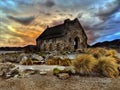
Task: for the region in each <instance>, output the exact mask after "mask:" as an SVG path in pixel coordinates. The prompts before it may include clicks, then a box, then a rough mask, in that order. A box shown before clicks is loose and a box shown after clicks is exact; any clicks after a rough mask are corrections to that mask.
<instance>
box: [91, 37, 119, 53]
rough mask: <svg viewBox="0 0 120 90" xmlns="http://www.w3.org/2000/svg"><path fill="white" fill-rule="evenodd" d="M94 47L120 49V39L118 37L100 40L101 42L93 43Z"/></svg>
mask: <svg viewBox="0 0 120 90" xmlns="http://www.w3.org/2000/svg"><path fill="white" fill-rule="evenodd" d="M92 47H105V48H113V49H116V50H118V51H120V39H116V40H113V41H105V42H99V43H96V44H94V45H92Z"/></svg>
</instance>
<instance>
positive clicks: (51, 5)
mask: <svg viewBox="0 0 120 90" xmlns="http://www.w3.org/2000/svg"><path fill="white" fill-rule="evenodd" d="M45 5H46V6H47V7H53V6H54V5H55V2H54V1H52V0H47V1H46V2H45Z"/></svg>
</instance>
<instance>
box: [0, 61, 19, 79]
mask: <svg viewBox="0 0 120 90" xmlns="http://www.w3.org/2000/svg"><path fill="white" fill-rule="evenodd" d="M17 74H19V68H18V67H16V66H15V65H14V64H11V63H0V77H2V78H10V77H14V76H15V75H17Z"/></svg>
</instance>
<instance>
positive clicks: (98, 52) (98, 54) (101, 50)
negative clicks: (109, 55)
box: [85, 48, 107, 58]
mask: <svg viewBox="0 0 120 90" xmlns="http://www.w3.org/2000/svg"><path fill="white" fill-rule="evenodd" d="M106 52H107V50H106V49H105V48H88V49H87V50H86V51H85V53H88V54H92V55H93V56H94V57H95V58H100V57H102V56H105V55H106Z"/></svg>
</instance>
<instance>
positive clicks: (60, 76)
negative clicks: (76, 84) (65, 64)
mask: <svg viewBox="0 0 120 90" xmlns="http://www.w3.org/2000/svg"><path fill="white" fill-rule="evenodd" d="M58 77H59V78H60V79H62V80H65V79H68V78H69V77H70V75H69V74H68V73H60V74H58Z"/></svg>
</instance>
